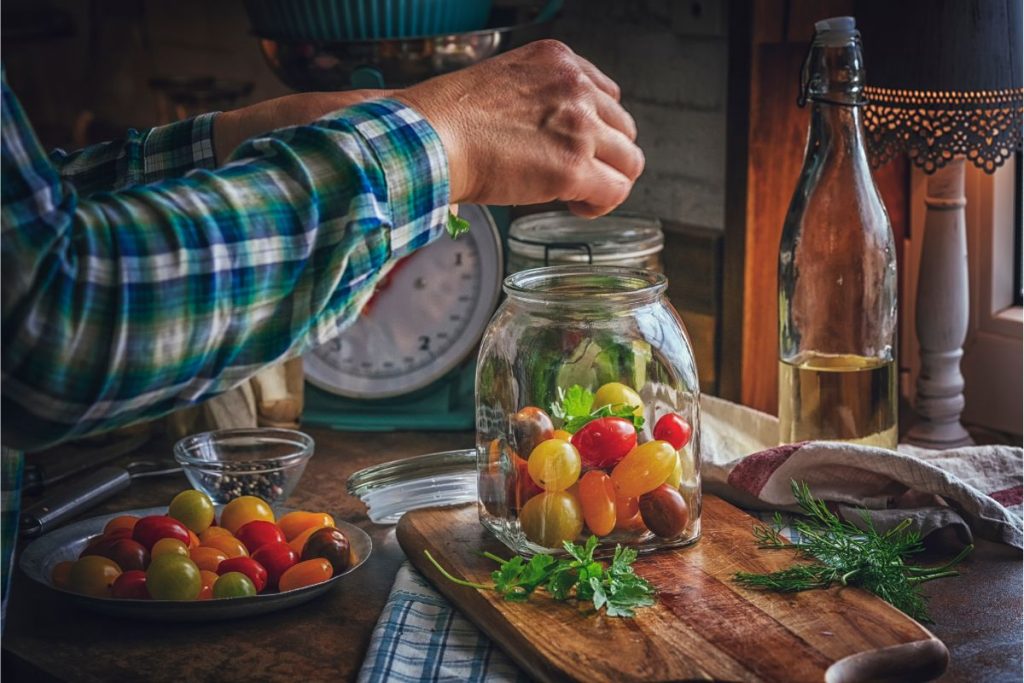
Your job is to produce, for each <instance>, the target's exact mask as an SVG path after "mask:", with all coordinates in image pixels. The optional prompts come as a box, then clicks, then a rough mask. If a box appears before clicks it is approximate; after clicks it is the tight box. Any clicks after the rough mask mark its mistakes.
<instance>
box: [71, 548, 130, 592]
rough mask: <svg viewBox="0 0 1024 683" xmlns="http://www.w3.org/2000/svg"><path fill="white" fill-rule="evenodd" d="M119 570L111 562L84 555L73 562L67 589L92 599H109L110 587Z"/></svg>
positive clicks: (119, 574) (95, 556)
mask: <svg viewBox="0 0 1024 683" xmlns="http://www.w3.org/2000/svg"><path fill="white" fill-rule="evenodd" d="M119 576H121V568H120V567H118V566H117V563H116V562H114V561H113V560H109V559H107V558H105V557H100V556H99V555H86V556H85V557H80V558H79V559H77V560H75V563H74V564H73V565H71V571H70V572H69V574H68V587H69V588H70V589H71V590H73V591H74V592H76V593H81V594H82V595H89V596H91V597H94V598H109V597H110V587H111V586H112V585H114V581H116V580H117V577H119Z"/></svg>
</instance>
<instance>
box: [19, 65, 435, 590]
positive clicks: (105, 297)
mask: <svg viewBox="0 0 1024 683" xmlns="http://www.w3.org/2000/svg"><path fill="white" fill-rule="evenodd" d="M2 113H3V128H2V139H0V146H2V160H0V161H2V177H0V181H2V187H0V197H2V207H0V213H2V221H0V236H2V239H0V250H2V261H0V267H2V274H3V275H2V277H3V287H2V295H0V296H2V302H3V303H2V322H3V324H2V360H3V363H2V391H0V394H2V395H0V414H2V433H0V443H2V444H3V446H4V447H5V448H4V451H3V457H2V461H0V462H2V481H0V498H2V512H3V517H2V527H0V549H2V551H3V552H2V558H0V560H2V562H3V572H4V576H3V577H2V580H3V592H4V600H5V601H6V591H7V579H8V576H7V572H8V570H9V566H10V558H11V551H12V549H13V545H14V544H13V540H14V536H15V534H16V530H17V509H18V501H19V495H18V493H19V487H20V472H21V467H22V457H21V454H20V453H19V452H18V451H17V450H11V449H29V450H34V449H40V448H44V447H46V446H49V445H51V444H54V443H56V442H58V441H61V440H64V439H68V438H71V437H75V436H81V435H85V434H88V433H91V432H96V431H102V430H106V429H111V428H114V427H117V426H120V425H123V424H127V423H129V422H133V421H136V420H141V419H149V418H154V417H157V416H160V415H163V414H165V413H168V412H171V411H173V410H176V409H178V408H181V407H184V406H188V405H192V404H194V403H198V402H200V401H203V400H205V399H207V398H210V397H211V396H214V395H216V394H218V393H220V392H223V391H226V390H227V389H230V388H231V387H233V386H234V385H236V384H238V383H240V382H241V381H243V380H245V379H246V378H247V377H249V376H251V375H252V374H254V373H255V372H257V371H258V370H260V369H261V368H262V367H264V366H267V365H270V364H274V363H277V362H279V361H281V360H283V359H286V358H289V357H291V356H294V355H297V354H299V353H301V352H302V351H304V350H305V349H307V348H309V347H310V346H313V345H317V344H320V343H323V342H325V341H327V340H328V339H330V338H332V337H333V336H335V335H336V334H337V333H338V331H339V330H340V329H341V328H343V327H344V326H345V325H347V324H348V323H350V322H351V321H352V320H353V319H354V318H355V316H356V315H357V314H358V312H359V310H360V308H361V307H362V304H363V303H364V302H365V301H366V299H367V298H368V297H369V296H370V294H371V293H372V290H373V286H374V284H375V283H376V282H377V280H378V279H379V278H380V276H381V275H382V273H383V271H386V269H387V268H388V266H389V265H390V264H391V263H393V262H394V261H395V260H397V259H399V258H401V257H402V256H404V255H406V254H408V253H409V252H411V251H412V250H414V249H416V248H417V247H420V246H423V245H425V244H427V243H428V242H429V241H430V240H432V239H433V238H435V237H437V236H438V235H440V234H441V233H442V232H443V230H444V225H445V221H446V219H447V205H448V167H447V158H446V156H445V153H444V148H443V147H442V146H441V141H440V139H439V138H438V137H437V134H436V133H435V132H434V130H433V129H432V128H431V127H430V125H429V124H428V123H427V122H426V121H425V120H424V119H423V118H422V117H420V116H419V115H418V114H417V113H416V112H415V111H413V110H411V109H409V108H408V107H405V106H404V105H402V104H401V103H399V102H395V101H392V100H377V101H371V102H367V103H364V104H360V105H358V106H355V107H351V108H348V109H345V110H343V111H340V112H336V113H335V114H333V115H331V116H328V117H325V118H323V119H321V120H320V121H317V122H315V123H313V124H311V125H308V126H299V127H294V128H289V129H285V130H280V131H277V132H274V133H271V134H269V135H267V136H264V137H259V138H255V139H252V140H249V141H248V142H246V143H245V144H244V145H242V146H241V147H240V148H239V149H238V150H236V152H235V153H234V155H233V157H232V159H231V163H229V164H227V165H226V166H224V167H222V168H220V169H217V170H214V168H213V167H214V166H215V159H214V154H213V140H212V128H213V121H214V116H215V114H209V115H205V116H200V117H197V118H195V119H191V120H189V121H182V122H179V123H175V124H171V125H169V126H162V127H158V128H152V129H150V130H146V131H142V132H136V131H131V132H129V134H128V136H127V137H126V138H125V139H124V140H122V141H118V142H109V143H105V144H101V145H96V146H93V147H89V148H88V149H85V150H82V151H80V152H75V153H73V154H65V153H63V152H60V151H58V152H55V153H54V154H52V155H50V156H47V155H46V154H45V153H44V151H43V149H42V148H41V146H40V144H39V142H38V140H37V139H36V136H35V133H34V132H33V130H32V127H31V125H30V124H29V122H28V119H27V117H26V115H25V112H24V111H23V110H22V107H21V104H20V103H19V102H18V99H17V98H16V97H15V95H14V93H13V92H12V91H11V90H10V88H9V87H8V85H7V80H6V76H4V78H3V81H2Z"/></svg>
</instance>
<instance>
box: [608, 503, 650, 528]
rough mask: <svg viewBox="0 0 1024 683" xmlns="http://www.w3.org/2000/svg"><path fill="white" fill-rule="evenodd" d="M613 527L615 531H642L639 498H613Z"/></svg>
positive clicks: (642, 522)
mask: <svg viewBox="0 0 1024 683" xmlns="http://www.w3.org/2000/svg"><path fill="white" fill-rule="evenodd" d="M615 529H616V530H617V531H630V532H639V531H644V530H646V529H647V527H645V526H644V520H643V517H641V516H640V499H639V498H623V497H621V496H616V498H615Z"/></svg>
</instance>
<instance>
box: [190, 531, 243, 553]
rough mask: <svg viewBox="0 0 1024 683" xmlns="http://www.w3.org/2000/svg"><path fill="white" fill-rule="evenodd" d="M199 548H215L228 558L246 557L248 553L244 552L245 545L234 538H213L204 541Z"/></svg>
mask: <svg viewBox="0 0 1024 683" xmlns="http://www.w3.org/2000/svg"><path fill="white" fill-rule="evenodd" d="M199 547H200V548H216V549H217V550H220V551H222V552H223V553H224V554H225V555H227V556H228V557H248V556H249V551H248V550H246V548H245V544H243V543H242V542H241V541H239V540H238V539H237V538H235V537H234V536H214V537H212V538H210V539H209V540H208V541H205V542H204V543H203V544H202V545H201V546H199Z"/></svg>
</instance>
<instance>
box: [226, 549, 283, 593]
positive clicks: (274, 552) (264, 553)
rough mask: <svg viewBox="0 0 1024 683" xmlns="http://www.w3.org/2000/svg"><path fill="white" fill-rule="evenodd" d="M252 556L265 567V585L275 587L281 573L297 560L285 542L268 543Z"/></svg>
mask: <svg viewBox="0 0 1024 683" xmlns="http://www.w3.org/2000/svg"><path fill="white" fill-rule="evenodd" d="M252 557H253V559H254V560H256V561H257V562H259V563H260V564H262V565H263V566H264V567H266V569H267V585H268V586H270V587H271V588H277V583H278V581H279V580H280V578H281V575H282V574H284V573H285V572H286V571H288V570H289V569H291V568H292V567H293V566H295V565H296V564H298V562H299V554H298V553H297V552H295V551H294V550H293V549H292V547H291V546H290V545H288V544H287V543H268V544H267V545H265V546H263V547H261V548H260V549H259V550H257V551H256V554H254V555H253V556H252ZM221 564H222V565H223V562H222V563H221Z"/></svg>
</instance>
